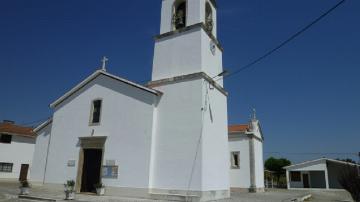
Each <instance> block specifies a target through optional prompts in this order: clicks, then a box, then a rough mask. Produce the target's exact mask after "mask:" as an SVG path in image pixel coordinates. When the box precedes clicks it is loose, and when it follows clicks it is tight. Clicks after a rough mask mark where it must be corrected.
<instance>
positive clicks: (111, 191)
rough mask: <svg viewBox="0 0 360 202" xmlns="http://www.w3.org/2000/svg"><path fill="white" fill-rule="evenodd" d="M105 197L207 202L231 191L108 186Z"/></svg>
mask: <svg viewBox="0 0 360 202" xmlns="http://www.w3.org/2000/svg"><path fill="white" fill-rule="evenodd" d="M43 186H46V187H47V188H50V189H51V190H53V191H55V190H56V191H55V192H59V193H60V192H61V193H62V192H63V189H64V188H63V185H60V184H44V185H43ZM78 194H81V193H78ZM105 196H114V197H124V198H137V199H153V200H169V201H186V202H206V201H214V200H219V199H227V198H230V190H214V191H186V190H166V189H148V188H128V187H108V186H107V187H106V188H105Z"/></svg>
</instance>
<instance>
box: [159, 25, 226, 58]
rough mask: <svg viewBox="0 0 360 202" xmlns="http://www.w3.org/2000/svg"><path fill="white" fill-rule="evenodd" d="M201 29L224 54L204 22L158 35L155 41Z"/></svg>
mask: <svg viewBox="0 0 360 202" xmlns="http://www.w3.org/2000/svg"><path fill="white" fill-rule="evenodd" d="M199 28H201V29H202V30H204V31H205V33H206V34H207V35H208V36H209V38H210V39H211V40H212V41H213V42H214V43H215V45H216V46H217V47H218V48H219V49H220V50H221V51H222V52H224V48H223V47H222V45H221V44H220V42H219V41H218V40H217V39H216V37H215V36H214V35H213V34H212V33H211V32H209V31H208V30H207V29H206V25H205V24H204V23H202V22H201V23H197V24H194V25H190V26H187V27H184V28H181V29H177V30H174V31H170V32H166V33H163V34H160V35H157V36H155V37H154V39H155V41H158V40H162V39H165V38H168V37H175V36H177V35H180V34H182V33H185V32H189V31H191V30H195V29H199Z"/></svg>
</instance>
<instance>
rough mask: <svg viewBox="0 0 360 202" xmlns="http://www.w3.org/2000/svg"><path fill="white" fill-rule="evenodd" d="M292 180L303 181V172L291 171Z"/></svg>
mask: <svg viewBox="0 0 360 202" xmlns="http://www.w3.org/2000/svg"><path fill="white" fill-rule="evenodd" d="M290 173H291V174H290V180H291V181H292V182H301V173H300V172H290Z"/></svg>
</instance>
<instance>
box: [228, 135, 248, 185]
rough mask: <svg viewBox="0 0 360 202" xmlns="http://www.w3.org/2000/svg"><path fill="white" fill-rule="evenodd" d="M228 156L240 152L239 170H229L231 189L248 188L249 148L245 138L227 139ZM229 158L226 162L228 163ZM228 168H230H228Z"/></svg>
mask: <svg viewBox="0 0 360 202" xmlns="http://www.w3.org/2000/svg"><path fill="white" fill-rule="evenodd" d="M229 151H230V152H229V154H231V152H238V151H239V152H240V169H232V168H230V182H231V185H230V186H231V187H232V188H244V189H248V188H250V185H251V184H250V152H249V151H250V148H249V138H248V137H247V136H238V137H236V138H230V139H229ZM230 160H231V159H230V157H229V159H228V161H229V162H230ZM229 167H230V166H229Z"/></svg>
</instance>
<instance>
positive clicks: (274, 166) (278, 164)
mask: <svg viewBox="0 0 360 202" xmlns="http://www.w3.org/2000/svg"><path fill="white" fill-rule="evenodd" d="M289 165H291V161H289V160H288V159H285V158H280V159H277V158H274V157H270V158H269V159H267V160H266V161H265V168H266V169H267V170H270V171H273V172H275V173H284V172H285V170H284V167H285V166H289Z"/></svg>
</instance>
